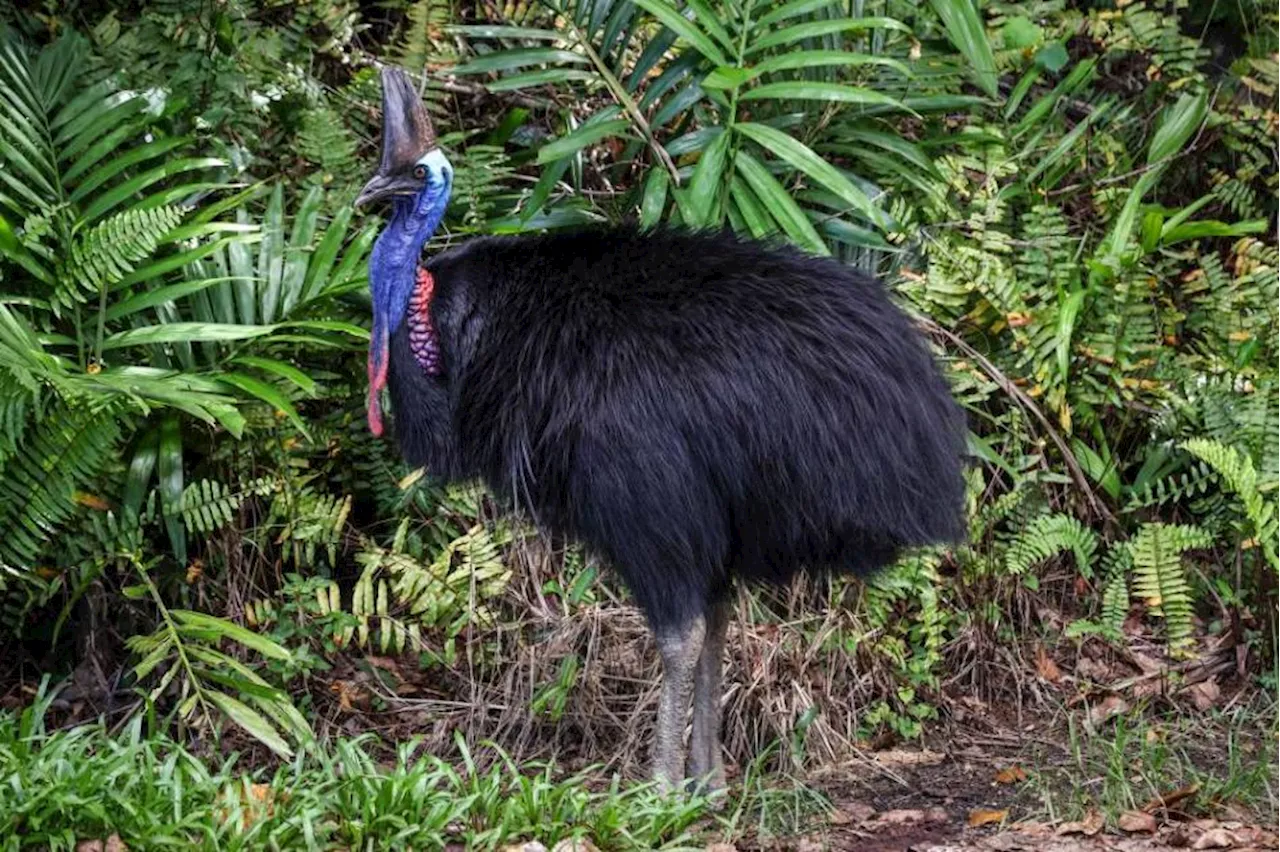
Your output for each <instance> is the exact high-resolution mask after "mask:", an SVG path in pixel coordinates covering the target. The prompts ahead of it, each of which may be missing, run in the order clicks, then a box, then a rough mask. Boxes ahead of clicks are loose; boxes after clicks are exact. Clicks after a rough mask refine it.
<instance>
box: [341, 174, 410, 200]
mask: <svg viewBox="0 0 1280 852" xmlns="http://www.w3.org/2000/svg"><path fill="white" fill-rule="evenodd" d="M420 189H422V182H421V181H418V180H413V179H412V178H404V177H396V176H394V175H381V174H375V175H374V176H373V177H372V178H370V179H369V182H368V183H366V184H365V185H364V187H363V188H362V189H361V190H360V194H359V195H357V196H356V202H355V203H356V207H366V206H368V205H370V204H374V203H376V202H379V201H385V200H386V199H388V198H391V197H392V196H396V195H416V194H417V193H418V191H419V190H420Z"/></svg>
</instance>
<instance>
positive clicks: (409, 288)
mask: <svg viewBox="0 0 1280 852" xmlns="http://www.w3.org/2000/svg"><path fill="white" fill-rule="evenodd" d="M452 186H453V167H452V166H450V165H449V161H448V160H447V159H446V158H445V156H444V153H443V152H441V150H440V149H439V148H438V147H436V134H435V129H434V128H433V127H432V126H431V118H430V117H429V116H428V115H427V111H426V109H425V108H424V107H423V105H422V100H421V98H419V97H418V93H417V91H416V90H415V89H414V87H413V84H412V83H410V82H409V78H408V77H407V76H405V73H404V72H403V71H401V70H400V69H398V68H384V69H383V70H382V162H381V163H380V164H379V166H378V171H377V172H376V173H375V174H374V176H373V178H372V179H371V180H370V181H369V182H368V183H367V184H365V185H364V189H362V190H361V191H360V195H359V196H357V198H356V204H357V205H365V204H372V203H374V202H380V201H390V203H391V211H392V212H391V221H390V222H389V223H388V224H387V227H386V228H385V229H384V230H383V232H382V234H381V235H380V236H379V237H378V241H377V244H376V245H375V246H374V249H373V254H372V256H371V257H370V258H369V289H370V291H371V292H372V295H373V336H372V337H371V339H370V341H369V426H370V428H371V429H372V430H373V432H374V434H381V433H382V413H381V409H380V407H379V403H378V394H379V392H380V391H381V390H382V388H383V387H385V386H386V383H387V350H388V344H389V341H390V338H391V334H392V333H393V332H394V331H395V330H396V329H397V328H399V326H400V324H401V323H402V322H403V321H404V318H405V312H406V310H407V309H408V305H409V298H410V296H412V294H413V288H414V283H415V280H416V275H417V268H418V259H419V256H420V254H421V252H422V247H423V245H425V244H426V242H427V240H429V239H431V235H432V234H434V233H435V230H436V228H437V227H439V225H440V220H441V219H442V218H444V211H445V207H447V206H448V204H449V191H450V189H451V188H452Z"/></svg>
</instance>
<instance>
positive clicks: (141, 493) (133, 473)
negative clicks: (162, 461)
mask: <svg viewBox="0 0 1280 852" xmlns="http://www.w3.org/2000/svg"><path fill="white" fill-rule="evenodd" d="M159 451H160V433H159V431H158V430H156V429H151V430H149V431H147V432H146V433H145V434H144V435H143V436H142V438H141V440H139V441H138V447H137V449H135V450H134V452H133V458H132V459H130V460H129V472H128V473H127V474H126V475H125V481H124V508H125V510H126V511H127V512H131V513H133V514H134V515H137V514H138V513H139V512H141V511H142V501H143V500H145V499H146V497H147V489H148V488H149V487H150V485H151V474H152V473H153V472H154V471H155V469H156V456H157V455H158V454H159Z"/></svg>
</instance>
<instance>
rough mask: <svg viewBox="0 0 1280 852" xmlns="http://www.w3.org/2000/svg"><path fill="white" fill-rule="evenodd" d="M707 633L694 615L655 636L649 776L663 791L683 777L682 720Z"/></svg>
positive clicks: (703, 621)
mask: <svg viewBox="0 0 1280 852" xmlns="http://www.w3.org/2000/svg"><path fill="white" fill-rule="evenodd" d="M706 635H707V620H706V618H704V617H703V616H698V617H697V618H695V619H694V620H693V621H691V622H689V623H688V624H684V625H681V626H680V627H676V628H669V629H667V630H664V631H662V632H660V633H659V634H658V635H657V637H656V638H657V640H658V653H659V654H660V655H661V656H662V694H661V696H660V697H659V699H658V724H657V731H656V732H655V735H654V741H653V777H654V779H655V780H657V781H658V784H659V786H660V787H661V788H662V789H663V790H664V791H667V792H669V791H671V790H674V789H675V788H676V786H677V785H678V784H679V783H680V782H681V780H682V779H683V778H684V720H685V714H686V713H687V712H688V711H689V699H690V697H691V693H692V692H693V674H694V669H695V668H696V667H697V665H698V658H699V656H700V655H701V653H702V644H703V640H704V639H705V638H706Z"/></svg>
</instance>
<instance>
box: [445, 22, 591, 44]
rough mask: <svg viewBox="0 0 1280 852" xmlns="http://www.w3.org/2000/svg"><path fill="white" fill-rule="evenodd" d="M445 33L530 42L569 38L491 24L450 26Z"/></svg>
mask: <svg viewBox="0 0 1280 852" xmlns="http://www.w3.org/2000/svg"><path fill="white" fill-rule="evenodd" d="M444 31H445V32H447V33H457V34H458V35H464V36H468V37H470V38H514V39H529V40H530V41H568V40H569V36H567V35H565V34H564V33H558V32H555V31H554V30H539V29H534V28H532V27H506V26H495V25H493V24H450V25H449V26H447V27H445V28H444Z"/></svg>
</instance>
